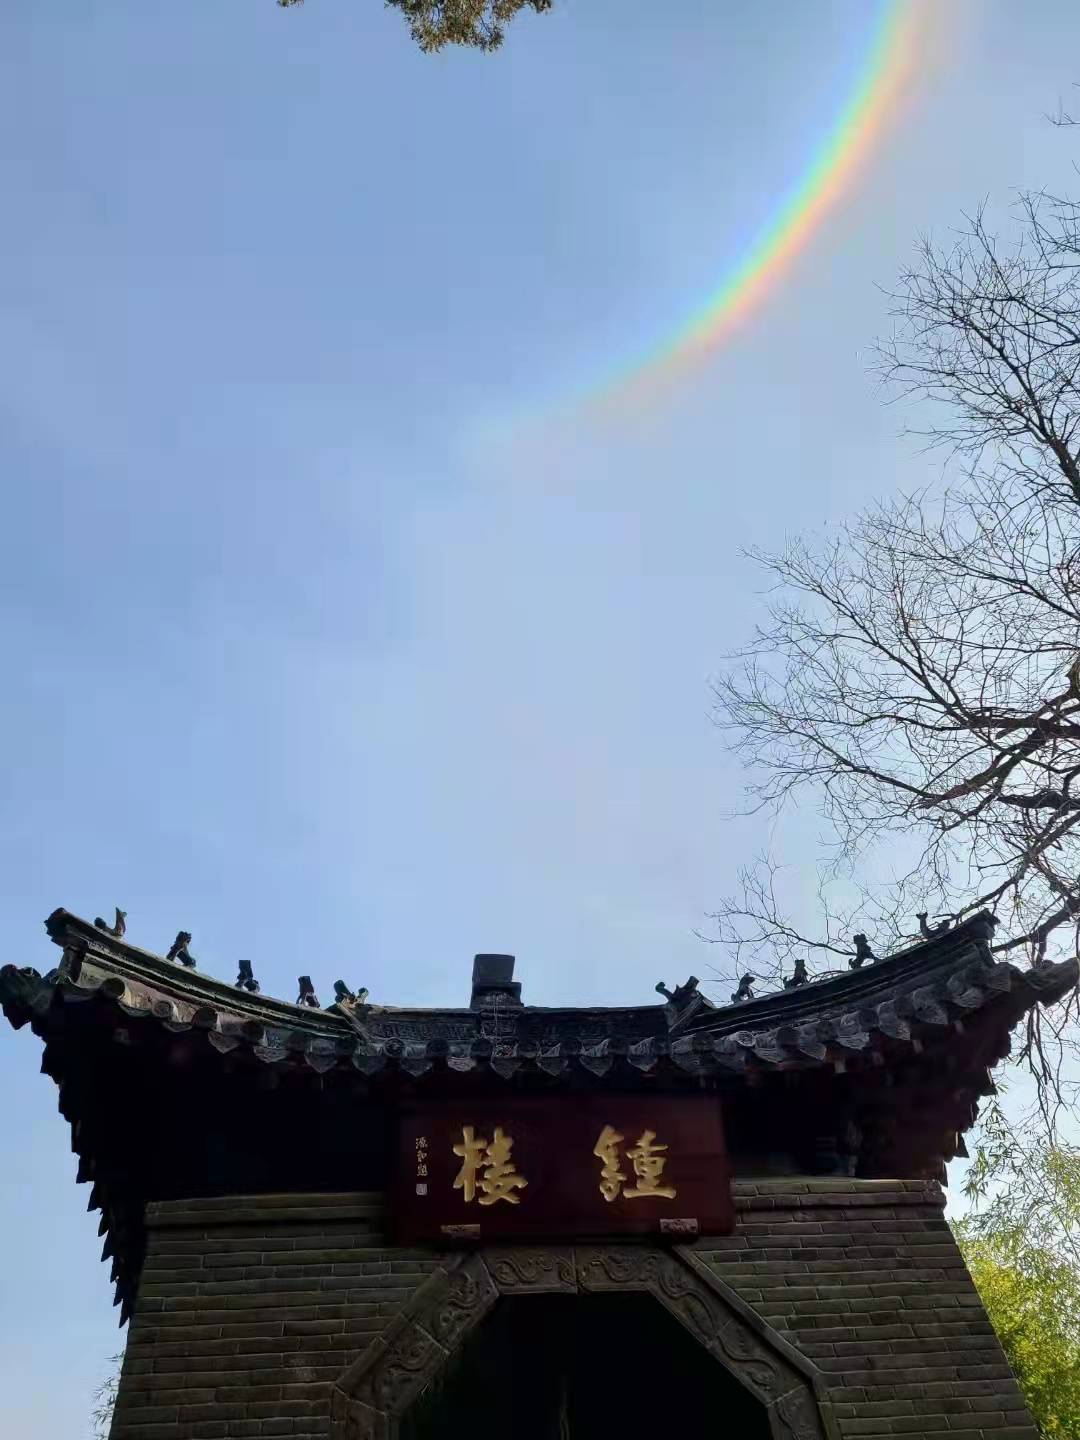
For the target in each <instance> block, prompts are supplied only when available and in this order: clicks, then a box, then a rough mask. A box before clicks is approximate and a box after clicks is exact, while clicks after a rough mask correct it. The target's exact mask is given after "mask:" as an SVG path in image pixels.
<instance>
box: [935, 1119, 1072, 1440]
mask: <svg viewBox="0 0 1080 1440" xmlns="http://www.w3.org/2000/svg"><path fill="white" fill-rule="evenodd" d="M964 1193H965V1195H967V1196H968V1198H969V1199H971V1200H972V1201H974V1202H975V1208H974V1209H973V1210H972V1211H971V1212H970V1213H969V1214H968V1215H966V1216H965V1217H964V1219H963V1220H962V1221H960V1223H959V1224H958V1225H957V1226H956V1227H955V1229H956V1238H957V1240H958V1242H959V1244H960V1248H961V1250H962V1251H963V1255H964V1259H965V1261H966V1262H967V1266H968V1269H969V1270H970V1271H971V1277H972V1279H973V1280H974V1281H975V1285H976V1287H977V1289H978V1291H979V1294H980V1296H981V1297H982V1300H983V1304H984V1305H985V1306H986V1309H987V1312H988V1313H989V1316H990V1320H991V1322H992V1323H993V1326H994V1329H995V1330H996V1331H997V1335H998V1339H999V1340H1000V1341H1001V1344H1002V1348H1003V1349H1004V1351H1005V1354H1006V1355H1007V1356H1008V1359H1009V1363H1010V1365H1011V1366H1012V1368H1013V1370H1014V1371H1015V1373H1016V1378H1017V1380H1018V1381H1019V1382H1020V1387H1021V1389H1022V1390H1023V1392H1024V1396H1025V1398H1026V1400H1027V1403H1028V1406H1029V1408H1030V1409H1031V1412H1032V1414H1033V1415H1034V1417H1035V1420H1036V1422H1037V1423H1038V1425H1039V1429H1040V1431H1041V1433H1042V1434H1043V1435H1045V1436H1048V1437H1052V1440H1080V1151H1078V1150H1076V1149H1073V1148H1071V1147H1068V1146H1060V1145H1038V1144H1033V1143H1031V1142H1029V1141H1027V1140H1025V1139H1023V1138H1021V1136H1019V1135H1018V1134H1017V1132H1016V1131H1015V1130H1014V1128H1013V1127H1012V1126H1011V1125H1010V1124H1009V1122H1008V1119H1007V1118H1006V1116H1005V1114H1004V1112H1003V1110H1002V1109H1001V1106H1000V1105H998V1104H997V1103H996V1102H994V1103H993V1104H991V1105H990V1106H989V1107H988V1108H987V1110H986V1112H985V1113H984V1115H983V1117H982V1124H981V1126H980V1144H979V1145H978V1146H977V1147H976V1149H975V1153H974V1156H973V1158H972V1163H971V1167H970V1169H969V1172H968V1178H967V1181H966V1183H965V1186H964Z"/></svg>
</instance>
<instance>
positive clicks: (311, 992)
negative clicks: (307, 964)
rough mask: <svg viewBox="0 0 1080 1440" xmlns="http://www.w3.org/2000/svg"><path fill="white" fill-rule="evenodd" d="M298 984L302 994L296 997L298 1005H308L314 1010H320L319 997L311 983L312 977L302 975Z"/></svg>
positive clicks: (298, 978)
mask: <svg viewBox="0 0 1080 1440" xmlns="http://www.w3.org/2000/svg"><path fill="white" fill-rule="evenodd" d="M296 983H297V984H298V985H299V987H300V994H299V995H298V996H297V997H296V1003H297V1005H307V1006H309V1008H310V1009H312V1010H318V1008H319V997H318V996H317V995H316V994H315V986H314V985H312V983H311V976H310V975H300V976H298V977H297V981H296Z"/></svg>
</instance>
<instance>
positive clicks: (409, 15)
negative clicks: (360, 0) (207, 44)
mask: <svg viewBox="0 0 1080 1440" xmlns="http://www.w3.org/2000/svg"><path fill="white" fill-rule="evenodd" d="M277 3H278V4H279V5H281V6H282V7H284V8H288V7H289V6H291V5H302V4H303V0H277ZM385 3H386V4H387V5H388V6H390V7H391V8H393V9H394V10H400V11H401V13H402V14H403V15H404V16H405V19H406V20H407V21H408V22H409V30H410V33H411V34H412V37H413V39H414V40H415V41H416V43H417V45H419V47H420V49H421V50H424V51H427V52H431V51H434V50H442V49H443V48H444V46H446V45H470V46H472V47H473V48H474V49H477V50H497V49H498V48H499V46H500V45H501V44H502V42H503V39H504V36H505V29H504V27H505V26H506V25H507V24H508V23H509V21H511V20H513V18H514V17H515V15H517V14H518V12H519V11H521V10H525V9H531V10H535V11H536V13H537V14H538V15H540V14H542V13H543V12H544V11H545V10H550V9H551V6H552V0H385Z"/></svg>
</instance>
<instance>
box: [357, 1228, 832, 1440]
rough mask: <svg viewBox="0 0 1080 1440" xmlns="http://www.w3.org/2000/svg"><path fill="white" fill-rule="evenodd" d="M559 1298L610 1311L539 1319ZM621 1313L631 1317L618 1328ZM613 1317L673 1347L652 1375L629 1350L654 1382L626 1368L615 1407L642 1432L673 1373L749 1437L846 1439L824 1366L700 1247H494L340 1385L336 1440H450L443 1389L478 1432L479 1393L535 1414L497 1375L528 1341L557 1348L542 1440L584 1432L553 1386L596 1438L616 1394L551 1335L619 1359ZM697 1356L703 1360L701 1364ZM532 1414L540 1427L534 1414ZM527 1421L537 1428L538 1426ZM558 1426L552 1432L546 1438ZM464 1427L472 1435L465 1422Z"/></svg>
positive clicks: (488, 1417) (677, 1405)
mask: <svg viewBox="0 0 1080 1440" xmlns="http://www.w3.org/2000/svg"><path fill="white" fill-rule="evenodd" d="M545 1297H546V1298H555V1299H559V1298H562V1299H569V1300H570V1301H574V1300H586V1299H600V1298H604V1299H606V1300H607V1301H608V1304H607V1305H601V1306H598V1307H592V1308H589V1307H583V1308H574V1309H572V1310H571V1309H568V1308H565V1307H562V1308H560V1307H554V1306H551V1307H547V1308H545V1307H544V1306H543V1305H541V1306H540V1308H539V1309H534V1310H532V1311H530V1310H529V1308H528V1307H529V1305H530V1304H533V1305H535V1304H536V1303H537V1302H538V1301H543V1300H544V1299H545ZM511 1299H520V1300H521V1301H522V1302H523V1303H522V1304H521V1305H520V1306H518V1307H515V1308H514V1309H510V1308H509V1307H507V1308H506V1309H504V1310H503V1311H502V1312H501V1313H502V1315H503V1316H504V1317H509V1323H508V1324H506V1323H504V1324H503V1326H502V1329H501V1330H500V1328H499V1326H498V1325H496V1326H494V1327H493V1328H490V1329H488V1330H486V1333H487V1335H488V1336H489V1337H490V1338H489V1339H488V1340H486V1341H485V1339H484V1334H485V1332H484V1331H481V1326H482V1325H483V1322H484V1321H485V1320H486V1319H487V1317H488V1316H489V1315H490V1314H492V1312H493V1311H495V1309H496V1307H497V1306H503V1305H504V1304H505V1302H506V1301H508V1300H511ZM641 1301H645V1302H651V1303H652V1304H653V1305H656V1304H659V1306H661V1307H662V1308H663V1310H664V1311H666V1312H667V1314H666V1317H665V1318H666V1319H669V1320H671V1321H673V1322H674V1324H675V1326H676V1327H677V1329H676V1331H675V1332H672V1331H671V1330H670V1328H666V1329H665V1328H663V1327H662V1326H661V1323H660V1322H658V1321H657V1320H656V1318H655V1316H654V1315H653V1312H651V1311H648V1310H643V1309H642V1308H641V1305H640V1303H639V1302H641ZM616 1313H618V1314H619V1317H620V1318H618V1319H615V1318H614V1317H615V1316H616ZM643 1317H647V1318H644V1319H643ZM605 1320H606V1321H607V1323H608V1324H609V1325H611V1326H614V1327H615V1333H616V1334H617V1335H618V1336H620V1337H626V1335H627V1334H628V1332H630V1333H631V1334H632V1332H633V1330H634V1326H635V1321H637V1322H640V1323H642V1324H644V1325H645V1326H646V1327H647V1329H648V1334H649V1335H652V1336H654V1337H655V1336H658V1335H659V1336H663V1337H666V1339H664V1340H663V1342H662V1343H660V1342H658V1343H657V1350H658V1353H656V1354H654V1355H651V1356H650V1357H649V1360H648V1368H647V1369H643V1364H642V1361H641V1359H640V1353H641V1352H640V1346H639V1345H638V1344H637V1341H635V1340H633V1339H631V1340H630V1342H629V1343H630V1344H631V1345H632V1346H633V1347H634V1354H635V1361H634V1365H635V1368H636V1369H637V1370H638V1371H640V1372H643V1373H638V1374H631V1373H630V1367H629V1366H627V1365H626V1363H625V1362H624V1363H623V1370H624V1372H625V1374H621V1375H620V1376H618V1377H617V1384H616V1389H617V1391H618V1394H617V1396H616V1399H615V1401H614V1402H613V1403H614V1404H615V1405H617V1406H621V1407H622V1408H621V1410H620V1414H627V1413H629V1415H630V1419H629V1420H628V1421H627V1422H626V1423H627V1424H631V1425H633V1424H636V1420H635V1419H634V1413H635V1412H634V1411H633V1408H632V1407H628V1406H627V1405H626V1404H625V1403H624V1402H625V1401H626V1400H627V1399H628V1398H630V1399H632V1397H633V1395H634V1394H635V1393H639V1392H635V1389H634V1387H635V1385H639V1386H640V1385H641V1384H642V1382H644V1381H645V1380H648V1382H649V1385H650V1387H651V1393H652V1394H653V1395H654V1396H656V1397H658V1398H656V1399H648V1400H647V1402H643V1404H644V1403H647V1404H649V1405H654V1404H657V1403H662V1400H663V1397H662V1394H661V1392H660V1390H659V1388H658V1387H659V1386H660V1385H661V1384H662V1382H663V1377H664V1374H665V1369H673V1370H674V1373H675V1374H677V1375H679V1376H682V1377H683V1378H684V1379H685V1381H686V1383H688V1384H690V1385H691V1386H692V1387H695V1393H696V1394H700V1389H699V1388H696V1387H702V1386H704V1387H706V1388H707V1389H708V1390H709V1393H710V1397H711V1398H710V1399H709V1400H708V1401H707V1403H706V1413H708V1414H710V1415H716V1416H717V1418H726V1416H727V1414H728V1413H729V1408H728V1407H731V1408H730V1414H731V1416H732V1417H733V1424H734V1423H735V1422H734V1417H735V1416H736V1415H738V1416H740V1417H741V1418H740V1420H739V1423H738V1424H735V1433H740V1434H741V1433H746V1434H747V1436H748V1437H750V1440H756V1437H757V1436H759V1435H760V1436H762V1437H764V1436H766V1435H768V1436H771V1437H772V1440H833V1437H834V1436H835V1435H836V1434H837V1430H836V1428H835V1425H834V1423H833V1422H832V1421H831V1418H830V1411H829V1406H828V1402H827V1400H826V1398H825V1385H824V1381H823V1377H822V1376H821V1374H820V1373H819V1372H818V1370H817V1368H816V1367H815V1366H814V1365H813V1363H812V1362H811V1361H809V1360H807V1359H806V1358H805V1357H804V1356H802V1355H800V1354H799V1353H798V1352H797V1351H796V1350H794V1349H793V1348H792V1347H791V1346H790V1345H789V1344H788V1343H787V1342H786V1341H785V1340H784V1339H782V1337H780V1336H778V1335H777V1334H776V1333H775V1332H774V1331H772V1330H771V1329H770V1328H769V1327H768V1326H767V1325H766V1324H765V1323H764V1322H763V1321H762V1320H761V1319H760V1318H759V1317H758V1316H756V1315H755V1314H754V1313H753V1311H751V1310H750V1308H749V1307H748V1306H747V1305H745V1303H744V1302H743V1301H741V1300H740V1299H739V1298H738V1296H736V1295H734V1294H733V1292H732V1291H731V1290H729V1289H728V1287H727V1286H726V1285H724V1284H723V1282H722V1281H720V1280H719V1279H718V1278H717V1277H716V1276H715V1275H714V1274H713V1273H712V1271H711V1270H709V1268H708V1266H707V1265H705V1264H704V1263H703V1261H702V1260H700V1259H699V1258H698V1257H697V1256H696V1255H695V1254H694V1253H693V1251H692V1250H690V1249H688V1248H684V1247H681V1246H676V1247H673V1248H671V1249H665V1250H660V1249H652V1248H650V1247H648V1246H619V1245H578V1246H573V1247H565V1246H544V1247H532V1248H525V1247H522V1248H516V1247H515V1248H506V1249H495V1248H485V1249H480V1250H477V1251H474V1252H472V1253H467V1254H457V1255H453V1256H447V1258H446V1260H445V1262H444V1264H443V1265H442V1266H440V1268H439V1269H438V1270H436V1271H435V1273H434V1274H433V1275H431V1276H430V1278H429V1279H428V1280H427V1281H425V1283H424V1284H423V1285H421V1287H420V1288H419V1289H418V1290H417V1292H416V1293H415V1294H414V1295H413V1297H412V1299H411V1300H410V1301H409V1303H408V1304H407V1305H406V1306H405V1308H404V1309H403V1310H402V1311H401V1313H400V1314H399V1315H398V1316H397V1318H396V1319H395V1320H394V1321H393V1323H392V1324H391V1326H390V1327H389V1328H388V1329H387V1331H386V1332H385V1334H384V1335H383V1336H382V1337H380V1338H379V1339H377V1340H375V1341H373V1342H372V1343H371V1344H370V1345H369V1346H368V1348H367V1350H366V1351H365V1352H364V1353H363V1354H362V1355H361V1356H360V1358H359V1359H358V1360H357V1361H356V1362H355V1363H354V1364H353V1365H351V1366H349V1368H348V1369H347V1370H346V1371H344V1373H343V1374H342V1375H341V1376H340V1377H339V1379H338V1380H337V1382H336V1384H335V1385H334V1386H333V1388H332V1391H331V1432H330V1433H331V1437H332V1440H439V1437H440V1436H449V1435H451V1434H453V1433H454V1431H453V1429H450V1430H446V1429H439V1428H438V1426H439V1423H440V1421H439V1414H438V1411H439V1404H438V1401H439V1396H440V1393H441V1396H442V1401H443V1404H444V1405H446V1406H450V1405H453V1406H454V1407H456V1409H455V1413H456V1414H457V1415H458V1416H459V1417H460V1416H462V1415H471V1416H472V1417H473V1418H472V1419H470V1420H469V1422H468V1425H469V1431H471V1430H472V1429H473V1428H474V1427H475V1426H476V1424H477V1418H476V1417H477V1406H476V1402H477V1387H478V1386H479V1387H481V1393H486V1392H484V1390H483V1387H484V1386H485V1385H486V1386H487V1387H488V1389H489V1390H491V1391H492V1396H493V1399H494V1400H495V1402H496V1403H497V1404H501V1405H504V1406H505V1405H509V1406H510V1407H511V1408H514V1407H517V1408H519V1409H520V1408H522V1407H521V1405H520V1402H519V1398H515V1389H514V1386H513V1385H511V1386H510V1394H509V1398H508V1397H507V1387H506V1385H505V1383H504V1381H503V1380H502V1379H496V1378H493V1377H494V1372H495V1370H496V1369H497V1367H498V1365H499V1363H500V1361H499V1356H500V1354H501V1355H502V1356H503V1357H504V1358H503V1360H502V1362H501V1363H502V1364H503V1366H504V1368H505V1367H506V1366H507V1365H508V1364H509V1362H507V1361H506V1360H505V1353H506V1345H507V1341H508V1340H511V1339H513V1338H514V1337H515V1336H516V1337H517V1338H518V1339H520V1340H521V1341H522V1343H525V1344H532V1345H533V1346H534V1347H535V1345H537V1344H540V1345H543V1346H544V1348H545V1354H546V1359H545V1363H544V1364H543V1366H536V1367H534V1370H533V1372H532V1373H534V1374H540V1373H541V1371H542V1373H543V1375H544V1376H545V1377H546V1378H545V1379H543V1380H542V1381H539V1382H537V1384H538V1385H539V1387H540V1389H543V1390H544V1394H545V1396H546V1398H545V1400H544V1402H543V1404H542V1405H541V1404H538V1405H537V1407H536V1415H537V1417H538V1418H537V1420H536V1424H535V1425H534V1429H535V1428H536V1426H539V1427H540V1428H539V1436H540V1437H542V1440H549V1436H552V1435H553V1436H554V1437H555V1440H570V1437H571V1436H572V1435H573V1434H574V1433H575V1432H574V1430H570V1431H565V1429H564V1433H562V1434H560V1432H559V1430H557V1429H556V1430H555V1431H551V1429H550V1423H551V1414H552V1403H553V1402H552V1393H553V1392H552V1387H553V1386H554V1387H555V1389H554V1394H555V1396H556V1399H557V1402H558V1403H557V1404H556V1405H555V1409H554V1414H555V1416H556V1417H557V1419H558V1421H559V1423H560V1424H563V1425H564V1427H565V1425H574V1426H576V1428H577V1431H579V1432H580V1433H585V1434H588V1433H593V1431H592V1430H591V1429H590V1425H591V1423H592V1422H591V1418H590V1417H592V1416H593V1415H594V1414H595V1413H596V1411H597V1409H598V1408H600V1407H601V1406H602V1403H603V1400H604V1395H605V1391H604V1389H603V1387H602V1385H600V1384H599V1383H598V1381H597V1377H596V1374H595V1373H590V1367H589V1366H587V1365H584V1364H581V1363H579V1362H578V1359H577V1358H576V1357H575V1356H568V1354H567V1347H566V1345H565V1344H564V1343H563V1340H562V1339H561V1338H559V1337H554V1338H552V1337H550V1336H549V1335H548V1334H547V1329H546V1326H552V1325H562V1326H564V1327H568V1332H567V1333H568V1335H569V1336H570V1337H571V1338H572V1339H573V1340H574V1341H575V1343H576V1346H577V1348H578V1349H579V1350H580V1349H588V1350H591V1351H592V1352H593V1353H597V1351H598V1349H600V1350H601V1351H603V1352H604V1353H607V1352H606V1347H604V1345H603V1342H602V1341H601V1338H600V1327H602V1325H603V1323H604V1321H605ZM545 1322H546V1323H545ZM680 1328H681V1330H682V1331H683V1332H685V1335H686V1336H688V1337H689V1339H690V1341H691V1342H692V1346H691V1351H690V1352H688V1351H687V1349H686V1345H685V1342H684V1340H683V1338H682V1336H680V1338H679V1340H678V1341H677V1342H676V1341H673V1340H672V1338H671V1336H672V1334H673V1333H675V1334H678V1333H679V1329H680ZM478 1332H479V1335H480V1338H479V1339H478V1341H477V1347H478V1348H476V1349H474V1348H473V1346H472V1345H471V1344H470V1337H472V1336H473V1335H475V1334H477V1333H478ZM537 1336H539V1339H537V1338H536V1337H537ZM694 1346H696V1347H697V1348H698V1349H699V1350H700V1352H701V1354H700V1356H698V1355H694V1356H693V1357H692V1358H691V1353H692V1349H693V1347H694ZM702 1360H704V1361H707V1362H708V1364H710V1365H712V1366H713V1367H714V1370H713V1374H712V1377H711V1378H710V1377H709V1376H708V1372H707V1370H702V1369H701V1368H700V1366H701V1363H702ZM717 1370H719V1372H720V1373H719V1374H718V1373H717ZM521 1371H522V1367H521V1366H519V1365H516V1364H515V1365H513V1366H510V1368H509V1370H508V1374H509V1375H510V1377H511V1379H513V1377H514V1376H515V1375H518V1374H520V1373H521ZM732 1386H734V1387H735V1388H734V1389H733V1388H732ZM492 1387H494V1388H492ZM672 1388H674V1387H672ZM606 1393H607V1394H608V1395H610V1393H611V1392H610V1391H609V1392H606ZM640 1393H643V1392H640ZM527 1397H528V1391H527V1390H526V1399H527ZM524 1413H525V1414H526V1417H528V1415H529V1409H528V1406H527V1405H526V1406H525V1407H524ZM667 1416H668V1418H667V1420H666V1421H665V1424H664V1426H663V1427H662V1429H661V1430H660V1432H659V1433H661V1434H663V1433H667V1432H668V1431H670V1430H673V1429H677V1428H678V1427H680V1426H681V1427H685V1421H686V1418H687V1412H686V1408H685V1405H684V1404H683V1403H682V1402H681V1401H680V1400H679V1398H678V1396H677V1395H676V1396H673V1398H672V1400H671V1404H670V1405H669V1406H668V1408H667ZM575 1417H576V1419H575ZM479 1418H481V1419H482V1420H483V1421H484V1431H485V1433H487V1432H491V1433H498V1434H501V1435H502V1434H505V1435H514V1436H515V1440H517V1437H518V1435H519V1434H520V1435H521V1436H522V1437H523V1440H524V1437H525V1436H526V1435H527V1434H528V1432H527V1430H523V1431H518V1430H516V1429H515V1428H514V1426H513V1424H512V1423H511V1422H510V1420H509V1418H507V1417H505V1416H499V1415H498V1414H496V1413H495V1411H494V1410H493V1409H492V1408H490V1406H489V1404H488V1403H487V1402H486V1401H485V1403H483V1405H482V1406H481V1407H480V1409H479ZM743 1419H745V1425H744V1423H743ZM523 1423H526V1424H528V1423H532V1422H530V1421H529V1420H528V1418H526V1421H525V1422H523ZM545 1424H547V1425H548V1427H549V1428H548V1430H547V1431H546V1432H545V1430H544V1429H543V1426H544V1425H545ZM433 1426H434V1427H436V1428H434V1429H433V1428H432V1427H433ZM583 1426H584V1429H582V1427H583ZM456 1430H457V1433H459V1434H460V1433H468V1432H465V1431H464V1426H463V1425H462V1424H459V1425H458V1426H457V1427H456ZM603 1431H604V1433H606V1432H607V1431H610V1432H611V1433H612V1434H613V1435H619V1437H620V1440H622V1437H623V1433H624V1432H623V1430H622V1429H621V1428H620V1426H619V1425H618V1424H616V1423H615V1421H614V1419H613V1418H605V1419H604V1420H603ZM632 1433H635V1434H636V1433H637V1431H634V1432H632ZM656 1433H657V1432H656V1431H655V1430H654V1431H653V1432H652V1434H653V1435H655V1434H656ZM529 1440H535V1437H533V1436H530V1437H529Z"/></svg>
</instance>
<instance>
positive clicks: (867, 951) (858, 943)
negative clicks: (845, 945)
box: [848, 935, 877, 970]
mask: <svg viewBox="0 0 1080 1440" xmlns="http://www.w3.org/2000/svg"><path fill="white" fill-rule="evenodd" d="M851 938H852V939H853V940H854V941H855V954H854V955H853V956H852V957H851V959H850V960H849V961H848V965H849V966H850V968H851V969H852V970H861V969H862V967H863V966H864V965H865V964H866V962H867V960H876V959H877V956H876V955H875V954H874V952H873V950H871V948H870V942H869V940H867V938H866V936H865V935H853V936H852V937H851Z"/></svg>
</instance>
